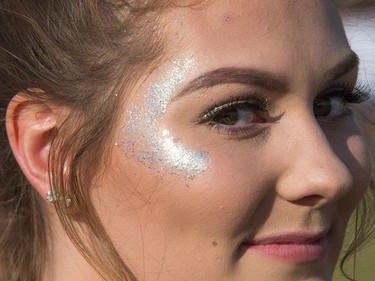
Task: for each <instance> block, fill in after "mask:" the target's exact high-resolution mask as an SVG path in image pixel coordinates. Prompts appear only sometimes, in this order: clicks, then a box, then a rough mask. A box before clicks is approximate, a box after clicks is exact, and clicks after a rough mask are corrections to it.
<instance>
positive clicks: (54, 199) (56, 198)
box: [46, 190, 72, 207]
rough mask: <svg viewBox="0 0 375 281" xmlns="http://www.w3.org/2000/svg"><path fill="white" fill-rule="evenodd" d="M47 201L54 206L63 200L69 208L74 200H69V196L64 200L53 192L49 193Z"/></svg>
mask: <svg viewBox="0 0 375 281" xmlns="http://www.w3.org/2000/svg"><path fill="white" fill-rule="evenodd" d="M46 200H47V201H48V202H50V203H52V204H54V203H56V202H59V201H62V200H63V201H65V205H66V206H67V207H69V206H70V205H71V204H72V200H71V199H70V198H69V196H65V198H62V197H61V196H60V195H59V194H58V193H57V192H55V191H53V190H48V191H47V194H46Z"/></svg>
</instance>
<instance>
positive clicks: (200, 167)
mask: <svg viewBox="0 0 375 281" xmlns="http://www.w3.org/2000/svg"><path fill="white" fill-rule="evenodd" d="M192 66H193V60H192V59H190V58H185V59H181V60H176V61H174V62H173V64H172V67H171V68H170V69H169V70H168V71H167V73H166V74H165V75H164V76H162V77H161V79H160V81H159V82H158V83H155V84H152V85H151V86H150V88H149V90H148V91H147V93H146V95H145V101H144V104H143V106H137V105H133V106H132V107H131V108H130V111H129V116H128V118H129V119H128V120H127V124H126V126H125V129H124V140H123V141H122V147H123V150H124V153H125V155H127V156H128V157H131V158H134V159H136V160H138V161H139V162H140V163H143V164H145V165H147V166H148V167H149V168H150V169H151V170H153V171H154V172H157V173H161V172H163V171H167V172H168V173H170V174H180V175H183V176H184V177H185V178H186V179H192V178H194V177H195V176H197V175H198V174H200V173H202V172H204V171H205V170H206V169H207V165H208V158H207V155H206V154H205V153H203V152H201V151H198V150H194V149H191V148H188V147H186V146H184V145H183V144H182V143H179V142H177V141H176V140H175V138H174V137H173V136H172V135H171V134H170V132H169V131H168V130H167V129H165V128H163V126H162V125H161V124H160V122H159V121H160V120H159V119H160V117H162V116H163V114H164V113H165V112H166V109H167V106H168V104H169V102H170V99H171V97H172V95H173V93H174V91H175V90H176V88H177V86H178V85H180V84H181V83H182V82H183V81H184V80H185V77H186V75H187V72H188V71H189V70H190V69H191V67H192Z"/></svg>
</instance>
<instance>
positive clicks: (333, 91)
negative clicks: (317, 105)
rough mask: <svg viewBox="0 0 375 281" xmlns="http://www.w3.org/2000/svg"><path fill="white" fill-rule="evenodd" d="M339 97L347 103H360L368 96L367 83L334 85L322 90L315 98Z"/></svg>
mask: <svg viewBox="0 0 375 281" xmlns="http://www.w3.org/2000/svg"><path fill="white" fill-rule="evenodd" d="M330 97H341V98H343V99H344V100H345V102H346V103H348V104H354V103H362V102H364V101H366V100H368V99H369V98H370V91H369V86H368V85H367V84H361V83H359V84H356V85H355V86H353V85H336V86H334V87H331V88H329V89H327V90H325V91H323V92H322V93H321V94H320V95H318V97H317V98H316V100H319V99H324V98H330Z"/></svg>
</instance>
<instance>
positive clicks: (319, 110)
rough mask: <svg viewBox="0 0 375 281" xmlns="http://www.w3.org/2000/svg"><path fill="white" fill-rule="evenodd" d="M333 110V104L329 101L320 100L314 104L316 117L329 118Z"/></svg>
mask: <svg viewBox="0 0 375 281" xmlns="http://www.w3.org/2000/svg"><path fill="white" fill-rule="evenodd" d="M331 110H332V104H331V102H330V101H329V100H318V101H315V102H314V114H315V116H323V117H325V116H327V115H329V113H330V112H331Z"/></svg>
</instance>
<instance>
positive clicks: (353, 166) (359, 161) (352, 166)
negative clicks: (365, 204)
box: [340, 135, 371, 216]
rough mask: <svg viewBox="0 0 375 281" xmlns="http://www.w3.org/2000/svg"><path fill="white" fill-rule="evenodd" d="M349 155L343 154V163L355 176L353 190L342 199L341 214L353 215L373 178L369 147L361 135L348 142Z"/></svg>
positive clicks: (350, 138) (351, 138)
mask: <svg viewBox="0 0 375 281" xmlns="http://www.w3.org/2000/svg"><path fill="white" fill-rule="evenodd" d="M347 149H348V151H347V153H342V155H344V156H343V161H344V162H345V164H346V165H347V167H348V169H349V170H350V171H351V173H352V176H353V188H352V189H351V191H350V192H349V193H348V194H347V195H346V196H345V197H344V198H342V200H341V202H342V204H341V210H340V211H341V212H342V213H343V214H348V216H349V215H350V214H351V212H352V211H353V210H354V209H355V207H356V206H357V204H358V202H359V201H360V200H361V199H362V198H363V196H364V194H365V192H366V190H367V188H368V186H369V184H370V178H371V176H370V175H371V162H370V153H369V150H368V146H367V144H366V142H365V140H364V138H363V136H361V135H353V136H350V137H349V138H348V140H347Z"/></svg>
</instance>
